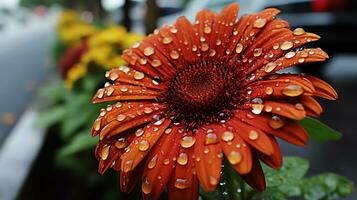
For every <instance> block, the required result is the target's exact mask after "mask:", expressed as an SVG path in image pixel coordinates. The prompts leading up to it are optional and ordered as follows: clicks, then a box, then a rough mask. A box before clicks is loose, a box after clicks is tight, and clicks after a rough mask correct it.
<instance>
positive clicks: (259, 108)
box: [252, 104, 264, 115]
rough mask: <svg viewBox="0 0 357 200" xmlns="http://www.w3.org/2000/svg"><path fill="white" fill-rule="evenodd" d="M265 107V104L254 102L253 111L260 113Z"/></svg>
mask: <svg viewBox="0 0 357 200" xmlns="http://www.w3.org/2000/svg"><path fill="white" fill-rule="evenodd" d="M263 108H264V105H263V104H252V113H254V114H256V115H259V114H260V113H261V112H262V110H263Z"/></svg>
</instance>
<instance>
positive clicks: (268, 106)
mask: <svg viewBox="0 0 357 200" xmlns="http://www.w3.org/2000/svg"><path fill="white" fill-rule="evenodd" d="M264 110H265V112H271V111H273V107H271V105H266V106H264Z"/></svg>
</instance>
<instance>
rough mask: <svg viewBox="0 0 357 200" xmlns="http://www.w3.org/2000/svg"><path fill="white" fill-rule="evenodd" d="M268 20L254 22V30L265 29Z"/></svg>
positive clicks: (261, 19)
mask: <svg viewBox="0 0 357 200" xmlns="http://www.w3.org/2000/svg"><path fill="white" fill-rule="evenodd" d="M266 22H267V20H266V19H264V18H259V19H256V20H255V21H254V25H253V26H254V28H263V27H264V26H265V24H266Z"/></svg>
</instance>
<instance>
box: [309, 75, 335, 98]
mask: <svg viewBox="0 0 357 200" xmlns="http://www.w3.org/2000/svg"><path fill="white" fill-rule="evenodd" d="M305 77H306V78H307V79H309V81H311V82H312V84H313V85H314V87H315V89H316V92H315V94H314V95H315V96H318V97H322V98H325V99H329V100H336V99H337V98H338V95H337V92H336V91H335V89H333V87H331V85H330V84H328V83H326V82H325V81H323V80H321V79H319V78H316V77H313V76H309V75H305Z"/></svg>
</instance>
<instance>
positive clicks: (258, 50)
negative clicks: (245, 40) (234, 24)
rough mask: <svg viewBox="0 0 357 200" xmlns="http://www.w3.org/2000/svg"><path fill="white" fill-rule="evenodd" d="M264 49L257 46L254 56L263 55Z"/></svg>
mask: <svg viewBox="0 0 357 200" xmlns="http://www.w3.org/2000/svg"><path fill="white" fill-rule="evenodd" d="M262 52H263V49H262V48H255V49H254V51H253V55H254V57H258V56H260V55H262Z"/></svg>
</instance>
